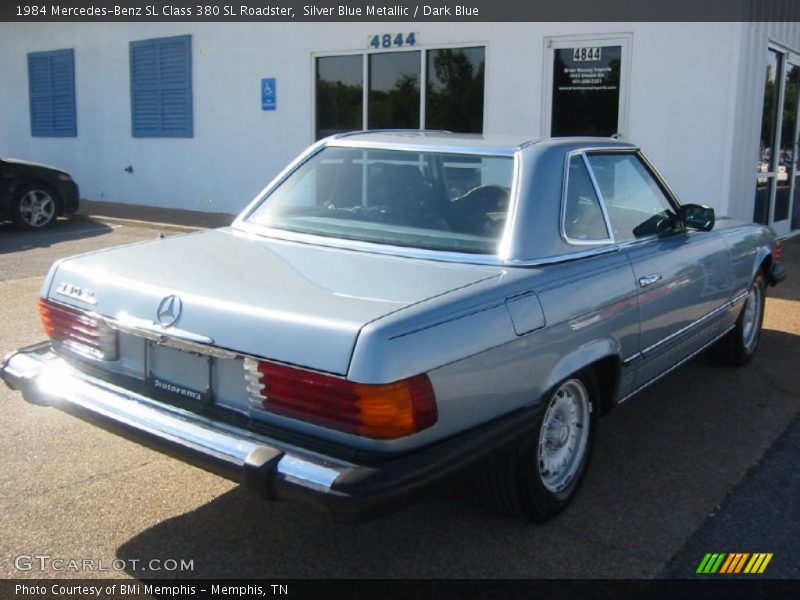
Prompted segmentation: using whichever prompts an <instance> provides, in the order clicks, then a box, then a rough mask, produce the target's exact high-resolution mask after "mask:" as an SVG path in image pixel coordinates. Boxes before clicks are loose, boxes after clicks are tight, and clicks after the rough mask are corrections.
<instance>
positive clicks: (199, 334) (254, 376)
mask: <svg viewBox="0 0 800 600" xmlns="http://www.w3.org/2000/svg"><path fill="white" fill-rule="evenodd" d="M303 27H307V28H308V33H309V35H308V36H302V35H298V34H299V33H302V32H301V31H299V30H300V29H302V28H303ZM374 28H375V25H374V24H356V25H348V27H347V28H345V27H341V26H333V25H329V26H322V25H319V24H310V25H298V26H296V27H292V28H291V30H290V31H285V30H284V31H282V30H281V29H280V28H278V27H276V28H274V29H273V33H274V35H271V36H264V35H263V26H260V25H259V26H255V25H237V26H230V27H218V26H210V25H207V24H181V25H176V24H170V25H164V24H158V25H148V26H147V29H148V32H150V33H152V34H153V37H149V38H146V39H145V38H140V37H137V36H136V32H140V31H141V30H142V28H141V27H132V26H129V25H113V26H104V27H103V28H102V29H101V28H99V27H98V28H97V29H96V31H94V30H93V28H91V27H90V28H88V29H86V28H85V27H84V28H83V29H81V30H80V33H79V28H78V27H77V26H73V25H71V24H58V25H53V26H52V35H51V36H49V38H48V44H49V45H50V46H53V45H57V46H58V47H57V48H55V47H48V48H34V47H32V46H31V44H37V43H39V42H38V41H37V40H36V39H31V38H30V37H28V38H26V37H25V33H26V32H25V26H21V27H19V28H18V29H15V30H14V33H13V35H19V36H20V37H19V40H18V45H17V46H16V47H15V51H14V52H9V53H7V54H6V55H4V56H3V57H2V58H0V65H2V68H3V70H4V72H7V73H10V79H11V81H12V85H10V86H8V88H10V89H3V90H2V91H0V94H2V100H3V103H4V104H10V105H12V106H14V107H15V108H14V110H18V111H19V112H20V113H22V112H24V106H25V103H26V102H28V103H29V106H30V115H31V120H30V123H25V122H20V121H19V120H17V122H16V123H14V124H12V127H11V128H10V129H11V131H10V133H9V134H8V135H6V136H5V138H4V140H3V143H4V144H7V145H8V146H9V147H13V148H15V149H16V151H17V152H20V151H21V152H23V153H27V154H36V156H37V157H39V158H45V159H47V160H48V161H49V162H54V163H57V164H59V165H61V166H64V167H65V168H67V169H68V170H69V171H70V173H72V174H73V175H74V176H75V178H76V179H78V181H80V183H81V189H82V191H83V195H84V197H87V198H97V199H99V198H104V199H111V200H115V201H121V202H127V203H139V204H148V203H151V204H152V203H159V204H163V205H165V206H170V207H176V208H190V209H207V210H217V211H224V212H239V211H240V209H242V210H241V212H239V216H238V217H237V218H236V220H235V221H234V223H233V225H232V226H231V227H228V228H223V229H220V230H214V231H210V232H203V233H197V234H193V235H190V236H181V237H176V238H172V239H165V240H156V241H153V242H150V243H145V244H140V245H136V246H132V247H127V248H119V249H114V250H110V251H103V252H100V253H95V254H88V255H83V256H80V257H75V258H70V259H66V260H63V261H60V262H59V263H57V264H56V265H54V266H53V267H52V268H51V270H50V273H49V275H48V276H47V277H46V279H45V282H44V285H43V287H42V291H41V298H40V302H39V310H40V314H41V317H42V321H43V323H44V327H45V331H46V333H47V334H48V336H49V341H47V342H45V343H42V344H38V345H36V346H32V347H28V348H24V349H22V350H20V351H18V352H16V353H13V354H11V355H10V356H8V357H7V358H6V359H5V361H4V362H3V365H2V377H3V379H4V380H5V381H6V382H7V383H8V384H9V385H10V386H11V387H13V388H15V389H19V390H21V391H22V393H23V395H24V396H25V397H26V399H28V400H30V401H32V402H35V403H42V404H49V405H54V406H58V407H60V408H63V409H64V410H66V411H68V412H71V413H74V414H76V415H78V416H81V417H84V418H87V419H89V420H91V421H93V422H95V423H98V424H99V425H101V426H104V427H107V428H109V429H111V430H114V431H117V432H119V433H122V434H123V435H126V436H128V437H131V438H133V439H136V440H138V441H141V442H143V443H146V444H151V445H154V446H156V447H158V448H160V449H163V450H165V451H167V452H170V453H173V454H176V455H178V456H180V457H181V458H183V459H185V460H187V461H189V462H192V463H195V464H199V465H201V466H203V467H205V468H208V469H210V470H212V471H214V472H217V473H220V474H222V475H225V476H227V477H230V478H232V479H234V480H237V481H241V482H242V483H244V484H245V485H246V486H248V487H250V488H251V489H253V490H255V491H256V492H257V493H259V494H260V495H262V496H263V497H265V498H286V499H292V500H301V501H305V502H308V503H311V504H313V505H315V506H318V507H321V508H324V509H326V510H328V511H330V512H332V513H334V514H336V515H337V516H340V517H343V518H363V517H370V516H373V515H376V514H380V513H383V512H385V511H387V510H392V509H394V508H397V507H399V506H402V505H403V504H405V503H407V502H408V501H409V500H411V499H413V498H415V497H417V496H419V495H420V494H422V493H424V492H426V491H427V490H428V489H429V488H430V487H431V486H432V485H433V484H436V483H438V482H441V481H442V480H444V479H445V478H447V477H450V476H452V475H454V474H455V473H457V472H459V471H461V470H463V469H464V468H466V467H469V466H474V465H476V464H477V463H479V462H482V461H491V466H490V468H489V469H487V471H486V474H485V476H484V477H483V480H482V481H483V485H484V487H485V492H486V493H485V495H486V497H487V499H488V500H489V501H490V503H491V504H493V505H494V506H496V507H498V508H500V509H502V510H506V511H510V512H513V513H517V514H521V515H523V516H525V517H527V518H529V519H533V520H543V519H547V518H549V517H551V516H553V515H555V514H557V513H558V512H559V511H560V510H561V509H563V508H564V507H565V506H566V505H567V503H569V501H570V500H571V499H572V498H573V497H574V495H575V493H576V492H577V490H578V487H579V485H580V482H581V479H582V477H583V475H584V473H585V471H586V467H587V465H588V462H589V457H590V455H591V450H592V445H593V441H594V432H595V429H596V422H597V419H598V417H599V416H601V415H602V414H604V413H605V412H607V411H609V410H611V409H612V408H613V407H614V406H615V405H616V404H618V403H620V402H623V401H625V400H627V399H628V398H629V397H631V396H633V395H634V394H636V393H637V392H638V391H639V390H641V389H643V388H644V387H646V386H648V385H649V384H650V383H652V382H654V381H656V380H658V379H659V378H660V377H661V376H662V375H664V374H665V373H667V372H669V371H671V370H672V369H674V368H675V367H677V366H679V365H681V364H683V363H684V362H685V361H686V360H688V359H689V358H691V357H692V356H695V355H696V354H697V353H699V352H701V351H703V350H706V349H709V350H710V351H711V353H712V355H714V356H715V357H716V358H718V359H719V360H720V361H722V362H725V363H727V364H732V365H744V364H746V363H747V362H749V360H750V359H751V358H752V356H753V354H754V353H755V352H756V349H757V346H758V341H759V333H760V329H761V322H762V319H763V313H764V296H765V293H766V289H767V287H768V286H769V285H775V284H777V283H780V281H782V280H783V278H784V277H785V272H784V269H783V267H782V265H781V263H780V261H779V259H780V249H781V246H780V242H779V241H778V239H777V234H789V233H790V232H791V231H792V230H793V229H796V228H798V227H800V222H799V220H798V219H799V218H800V201H795V198H794V195H795V188H796V185H795V184H796V183H799V182H800V181H796V173H795V171H794V165H795V164H796V161H797V159H796V157H795V154H796V150H797V134H798V132H797V118H796V117H797V110H798V94H797V90H798V85H799V84H800V56H798V55H796V54H795V53H794V52H793V50H792V48H798V47H800V28H799V27H798V26H797V24H768V23H767V24H757V23H752V24H751V23H715V24H707V23H705V24H700V25H695V24H674V25H673V24H645V23H637V24H625V26H624V27H620V26H609V25H604V24H597V23H592V24H568V25H558V26H555V25H553V24H502V25H491V26H486V25H484V26H478V25H475V24H465V25H464V26H463V27H459V28H457V29H456V28H446V27H444V26H442V25H427V24H426V25H423V24H419V23H418V24H415V25H414V30H408V31H401V32H397V31H394V30H393V31H392V32H391V33H384V32H381V33H380V34H378V33H376V32H375V31H374ZM565 28H566V29H567V33H564V30H565ZM187 29H188V31H187ZM555 29H557V30H558V32H556V31H554V30H555ZM87 31H88V32H90V35H87ZM312 32H313V35H311V33H312ZM95 33H96V35H95ZM289 36H291V37H292V40H291V41H290V40H289ZM385 36H388V37H387V38H386V39H388V45H387V44H384V43H383V40H384V38H385ZM39 39H41V37H40V36H39ZM298 39H299V40H300V41H298ZM532 39H533V40H539V41H540V42H541V43H534V44H532V43H531V40H532ZM709 39H712V40H713V43H714V44H715V47H716V46H719V47H722V48H725V49H726V52H720V53H719V54H717V53H716V52H715V53H712V54H709V53H706V52H704V51H703V49H704V48H706V47H707V45H708V43H709ZM265 40H268V41H265ZM303 40H304V41H303ZM515 40H519V41H517V42H515ZM521 40H525V43H524V44H523V43H522V41H521ZM281 44H282V45H281ZM254 47H259V48H263V50H264V51H263V52H259V53H253V52H252V49H253V48H254ZM289 48H290V49H291V50H289ZM273 50H274V52H273ZM247 56H249V57H252V58H250V59H247V58H244V57H247ZM265 56H267V57H268V56H273V57H274V58H272V59H269V58H264V57H265ZM698 56H703V57H704V60H705V61H706V64H704V65H702V67H700V66H698V65H697V63H698V61H697V57H698ZM278 57H279V58H278ZM82 65H85V66H82ZM522 67H525V69H524V70H521V69H522ZM523 73H525V74H527V75H528V76H527V77H524V76H522V74H523ZM15 80H18V82H19V86H14V85H13V81H15ZM512 90H513V93H512ZM20 103H22V104H20ZM356 129H368V130H383V131H371V132H362V133H341V132H345V131H350V130H356ZM420 129H423V130H425V131H419V130H420ZM413 130H417V131H413ZM445 130H447V131H445ZM84 131H86V133H84ZM450 132H455V133H450ZM527 132H531V133H527ZM315 139H319V140H320V141H318V142H315ZM632 141H635V142H636V144H634V143H632ZM309 143H311V146H309V147H308V148H307V150H306V151H305V152H303V153H302V154H300V156H299V157H298V158H296V159H295V160H293V161H292V155H294V154H296V153H297V152H298V151H299V150H301V149H302V148H303V147H306V146H308V145H309ZM640 145H641V146H640ZM640 147H641V148H645V149H646V150H647V153H648V156H649V159H648V157H646V156H645V154H644V153H643V152H642V150H641V149H640ZM92 148H94V149H92ZM97 148H102V149H103V150H102V152H98V151H97ZM2 151H3V152H6V151H7V149H6V148H2ZM650 159H652V161H653V162H651V160H650ZM286 163H289V166H288V167H285V168H284V165H285V164H286ZM654 164H657V165H659V167H660V169H661V170H660V171H659V170H657V169H656V168H655V167H654ZM269 176H275V177H274V179H273V180H272V182H271V183H270V184H269V185H268V186H267V187H266V188H264V189H263V190H262V191H261V192H260V193H258V192H257V191H258V189H259V188H260V187H261V186H262V185H263V183H264V180H265V178H269ZM667 182H669V184H668V183H667ZM248 195H249V196H253V195H256V198H255V200H253V202H252V203H250V204H249V205H247V206H246V207H243V205H242V202H241V200H240V199H241V198H243V197H247V196H248ZM723 214H727V215H730V216H732V217H736V218H730V217H721V216H718V215H723ZM753 221H755V223H753ZM768 225H769V226H771V227H768ZM173 264H180V265H183V267H182V268H181V269H179V270H177V271H176V270H175V269H174V268H172V267H171V265H173ZM192 265H196V266H192ZM243 266H246V267H247V268H246V269H244V268H243ZM267 333H268V334H267Z"/></svg>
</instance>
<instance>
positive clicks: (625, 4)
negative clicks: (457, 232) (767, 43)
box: [0, 0, 800, 22]
mask: <svg viewBox="0 0 800 600" xmlns="http://www.w3.org/2000/svg"><path fill="white" fill-rule="evenodd" d="M0 20H2V21H29V22H53V21H217V22H242V21H282V22H291V21H298V22H309V21H316V22H344V21H430V22H436V21H472V22H482V21H783V22H786V21H800V1H799V0H568V1H566V2H559V1H554V0H460V1H457V2H452V0H448V1H447V2H445V1H444V0H441V1H439V2H436V1H435V0H428V2H419V1H417V0H385V1H383V2H380V1H378V2H360V1H356V2H354V1H351V0H316V1H315V0H302V1H300V0H260V1H259V0H255V1H254V0H196V1H192V2H187V1H186V0H55V1H52V0H49V1H47V2H45V1H44V0H39V1H38V2H37V1H36V0H0Z"/></svg>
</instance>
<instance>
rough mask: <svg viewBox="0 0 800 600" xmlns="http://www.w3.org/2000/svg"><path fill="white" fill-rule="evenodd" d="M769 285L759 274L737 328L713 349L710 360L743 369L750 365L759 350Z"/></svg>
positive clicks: (748, 294)
mask: <svg viewBox="0 0 800 600" xmlns="http://www.w3.org/2000/svg"><path fill="white" fill-rule="evenodd" d="M765 291H766V283H765V279H764V274H763V273H762V272H759V273H758V275H756V276H755V278H754V279H753V282H752V283H751V284H750V290H749V291H748V293H747V298H746V299H745V302H744V306H742V312H741V313H739V318H737V319H736V325H735V326H734V328H733V329H732V330H731V331H730V332H728V333H727V334H726V335H725V336H724V337H723V338H722V339H720V340H719V341H718V342H717V343H716V344H714V345H713V346H712V347H711V348H710V354H711V357H712V358H713V359H714V360H715V361H716V362H718V363H721V364H724V365H729V366H732V367H742V366H744V365H746V364H747V363H749V362H750V361H751V360H752V359H753V356H754V355H755V353H756V350H757V349H758V342H759V340H760V339H761V325H762V324H763V322H764V296H765Z"/></svg>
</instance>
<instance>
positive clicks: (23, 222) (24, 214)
mask: <svg viewBox="0 0 800 600" xmlns="http://www.w3.org/2000/svg"><path fill="white" fill-rule="evenodd" d="M56 212H57V211H56V197H55V194H54V193H53V191H52V190H51V189H50V188H49V187H47V186H45V185H29V186H25V187H23V188H22V189H21V190H19V192H17V194H16V196H14V223H16V225H17V226H18V227H21V228H23V229H42V228H44V227H47V226H48V225H50V224H52V223H53V221H55V219H56Z"/></svg>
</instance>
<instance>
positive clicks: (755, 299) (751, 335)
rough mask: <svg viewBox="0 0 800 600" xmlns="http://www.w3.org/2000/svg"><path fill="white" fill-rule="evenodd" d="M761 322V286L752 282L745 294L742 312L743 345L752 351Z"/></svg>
mask: <svg viewBox="0 0 800 600" xmlns="http://www.w3.org/2000/svg"><path fill="white" fill-rule="evenodd" d="M760 322H761V288H760V287H759V286H758V285H756V284H753V286H752V287H751V288H750V292H749V293H748V294H747V300H746V301H745V304H744V312H743V313H742V339H743V340H744V347H745V348H746V349H747V350H748V352H749V351H752V350H753V348H754V347H755V345H756V342H757V341H758V329H759V327H758V326H759V323H760Z"/></svg>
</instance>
